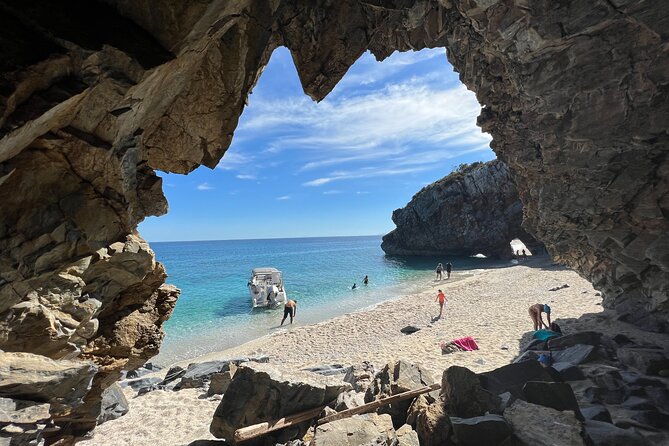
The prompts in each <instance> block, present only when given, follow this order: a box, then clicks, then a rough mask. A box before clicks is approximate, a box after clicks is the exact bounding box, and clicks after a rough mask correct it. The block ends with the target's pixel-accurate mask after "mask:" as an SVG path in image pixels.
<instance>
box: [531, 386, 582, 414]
mask: <svg viewBox="0 0 669 446" xmlns="http://www.w3.org/2000/svg"><path fill="white" fill-rule="evenodd" d="M523 394H524V396H525V401H527V402H528V403H533V404H539V405H540V406H544V407H550V408H553V409H555V410H560V411H562V410H571V411H573V412H574V413H575V414H576V417H577V418H579V419H583V415H581V411H580V408H579V407H578V402H577V401H576V397H575V396H574V391H573V390H572V389H571V386H570V385H569V384H567V383H549V382H545V381H528V382H527V383H525V386H524V387H523Z"/></svg>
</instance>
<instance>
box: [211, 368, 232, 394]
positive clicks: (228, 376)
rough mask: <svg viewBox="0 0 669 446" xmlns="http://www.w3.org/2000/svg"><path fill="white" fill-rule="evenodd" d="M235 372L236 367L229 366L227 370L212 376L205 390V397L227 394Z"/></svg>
mask: <svg viewBox="0 0 669 446" xmlns="http://www.w3.org/2000/svg"><path fill="white" fill-rule="evenodd" d="M236 371H237V366H236V365H234V364H230V366H229V367H228V370H225V371H223V372H220V373H215V374H214V375H212V377H211V382H210V383H209V389H207V396H212V395H222V394H224V393H225V392H227V390H228V387H230V383H231V382H232V378H234V376H235V372H236Z"/></svg>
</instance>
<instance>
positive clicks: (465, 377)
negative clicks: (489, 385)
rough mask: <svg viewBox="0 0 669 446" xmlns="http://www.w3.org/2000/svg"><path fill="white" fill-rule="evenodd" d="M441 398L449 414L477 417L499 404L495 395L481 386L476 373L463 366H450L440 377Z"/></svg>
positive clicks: (494, 408) (492, 410)
mask: <svg viewBox="0 0 669 446" xmlns="http://www.w3.org/2000/svg"><path fill="white" fill-rule="evenodd" d="M441 399H442V400H443V401H444V405H445V410H446V412H447V413H448V414H449V415H454V416H458V417H462V418H471V417H477V416H480V415H483V414H485V413H486V412H494V411H495V410H496V409H497V408H498V407H499V404H500V399H499V397H498V396H497V395H493V394H492V393H490V392H488V391H487V390H485V389H483V387H481V382H480V381H479V377H478V375H476V373H474V372H472V371H471V370H469V369H467V368H465V367H459V366H452V367H449V368H448V369H446V370H445V371H444V373H443V375H442V378H441Z"/></svg>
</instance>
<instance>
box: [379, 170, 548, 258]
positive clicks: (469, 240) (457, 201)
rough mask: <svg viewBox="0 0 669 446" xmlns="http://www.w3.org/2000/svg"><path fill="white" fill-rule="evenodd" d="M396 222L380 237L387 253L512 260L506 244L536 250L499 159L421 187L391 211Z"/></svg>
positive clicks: (507, 174) (511, 183) (534, 242)
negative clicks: (515, 243)
mask: <svg viewBox="0 0 669 446" xmlns="http://www.w3.org/2000/svg"><path fill="white" fill-rule="evenodd" d="M393 222H394V223H395V225H396V226H397V228H396V229H394V230H393V231H392V232H390V233H388V234H386V235H385V236H384V237H383V243H381V248H383V250H384V251H385V253H386V254H390V255H455V256H471V255H475V254H479V253H480V254H484V255H485V256H486V257H495V258H510V257H511V255H512V251H511V247H510V246H509V242H511V240H513V239H514V238H519V239H521V240H522V241H523V242H524V243H525V245H526V246H528V248H530V250H531V251H533V252H536V251H538V250H539V249H540V245H541V244H540V243H537V242H536V241H535V240H534V237H532V236H531V235H529V234H528V233H527V232H525V230H524V229H523V228H522V226H521V225H522V223H523V203H521V201H520V198H519V197H518V191H517V190H516V185H515V183H514V182H513V179H512V177H511V174H510V172H509V169H508V168H507V167H506V166H505V165H504V163H502V162H500V161H497V160H495V161H490V162H488V163H485V164H484V163H475V164H471V165H469V166H467V167H463V168H460V169H458V170H456V171H454V172H452V173H451V174H450V175H448V176H446V177H444V178H442V179H441V180H439V181H436V182H434V183H432V184H430V185H429V186H426V187H424V188H423V189H422V190H420V191H419V192H418V193H417V194H416V195H414V196H413V198H412V199H411V201H410V202H409V203H408V204H407V205H406V206H405V207H403V208H401V209H397V210H395V211H394V212H393Z"/></svg>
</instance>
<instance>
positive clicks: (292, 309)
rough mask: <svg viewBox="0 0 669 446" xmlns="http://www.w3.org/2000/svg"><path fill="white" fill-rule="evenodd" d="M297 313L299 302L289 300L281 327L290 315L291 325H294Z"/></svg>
mask: <svg viewBox="0 0 669 446" xmlns="http://www.w3.org/2000/svg"><path fill="white" fill-rule="evenodd" d="M295 313H297V301H296V300H289V301H288V302H286V305H284V306H283V319H281V325H283V323H284V322H285V321H286V318H287V317H288V316H289V315H290V323H291V324H292V323H293V318H294V317H295Z"/></svg>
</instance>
